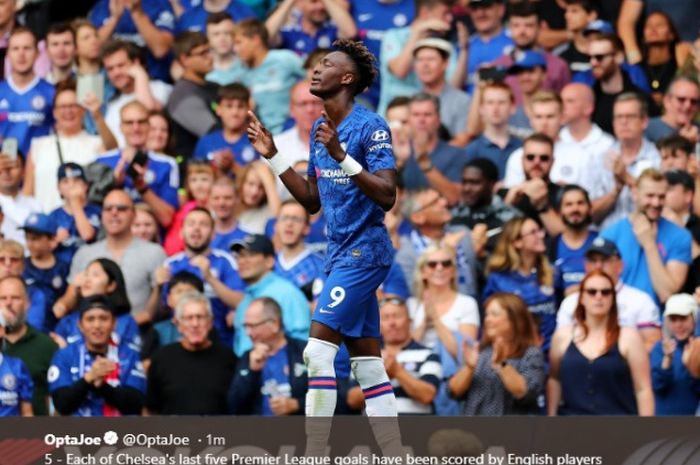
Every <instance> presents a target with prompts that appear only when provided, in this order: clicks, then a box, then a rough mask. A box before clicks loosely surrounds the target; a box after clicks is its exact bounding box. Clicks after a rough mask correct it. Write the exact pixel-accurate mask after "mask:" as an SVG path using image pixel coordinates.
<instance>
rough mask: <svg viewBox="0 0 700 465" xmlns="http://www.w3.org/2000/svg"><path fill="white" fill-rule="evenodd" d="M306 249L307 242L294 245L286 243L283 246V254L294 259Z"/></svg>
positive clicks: (285, 257)
mask: <svg viewBox="0 0 700 465" xmlns="http://www.w3.org/2000/svg"><path fill="white" fill-rule="evenodd" d="M304 250H306V244H304V242H303V241H301V242H299V243H297V244H294V245H284V246H283V247H282V256H283V257H284V259H285V260H293V259H295V258H296V257H298V256H299V255H301V254H302V253H303V252H304Z"/></svg>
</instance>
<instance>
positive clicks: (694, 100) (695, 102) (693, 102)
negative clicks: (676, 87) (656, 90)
mask: <svg viewBox="0 0 700 465" xmlns="http://www.w3.org/2000/svg"><path fill="white" fill-rule="evenodd" d="M673 98H675V99H676V101H677V102H678V103H680V104H681V105H682V104H684V103H685V102H690V104H691V105H693V106H694V107H697V106H698V105H700V98H692V97H680V96H678V95H674V96H673Z"/></svg>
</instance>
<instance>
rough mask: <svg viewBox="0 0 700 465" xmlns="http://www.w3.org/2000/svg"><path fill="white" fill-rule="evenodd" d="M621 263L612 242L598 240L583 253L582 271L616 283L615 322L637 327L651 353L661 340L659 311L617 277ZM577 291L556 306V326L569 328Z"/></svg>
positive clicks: (620, 269) (646, 298)
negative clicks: (601, 276) (604, 276)
mask: <svg viewBox="0 0 700 465" xmlns="http://www.w3.org/2000/svg"><path fill="white" fill-rule="evenodd" d="M623 267H624V263H623V262H622V259H621V258H620V252H619V250H618V249H617V246H616V245H615V243H614V242H612V241H609V240H607V239H604V238H602V237H597V238H596V239H594V240H593V242H592V243H591V245H590V247H589V248H588V250H587V251H586V255H585V262H584V271H585V272H586V273H590V272H591V271H594V270H602V271H604V272H605V273H606V274H607V275H608V276H610V277H611V278H612V280H613V281H614V282H615V293H616V295H617V319H618V321H619V323H620V325H621V326H628V327H631V328H636V329H637V330H638V331H639V334H640V335H641V336H642V340H643V341H644V347H645V348H646V349H647V351H650V350H651V349H652V347H654V344H656V342H657V341H658V340H659V339H661V319H660V316H659V308H658V307H657V306H656V303H654V301H653V300H652V299H651V297H649V295H648V294H647V293H645V292H642V291H640V290H639V289H637V288H635V287H632V286H629V285H627V284H625V283H624V282H622V280H621V278H620V276H621V274H622V269H623ZM578 300H579V292H574V293H573V294H570V295H569V296H567V297H566V298H565V299H564V300H563V301H562V303H561V305H560V306H559V312H558V313H557V327H561V326H568V325H572V324H573V322H574V311H575V310H576V305H577V304H578Z"/></svg>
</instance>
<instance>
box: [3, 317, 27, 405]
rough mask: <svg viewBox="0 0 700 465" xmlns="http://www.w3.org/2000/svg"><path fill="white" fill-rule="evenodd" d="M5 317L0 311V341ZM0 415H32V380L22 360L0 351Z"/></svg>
mask: <svg viewBox="0 0 700 465" xmlns="http://www.w3.org/2000/svg"><path fill="white" fill-rule="evenodd" d="M5 326H6V323H5V317H4V316H3V314H2V312H0V342H2V339H3V338H4V337H5ZM0 379H2V384H0V417H7V416H17V415H21V416H23V417H31V416H33V409H32V395H33V391H34V382H33V381H32V378H31V376H30V375H29V371H28V370H27V367H26V365H25V364H24V362H23V361H22V360H20V359H19V358H16V357H10V356H9V355H4V354H2V353H0Z"/></svg>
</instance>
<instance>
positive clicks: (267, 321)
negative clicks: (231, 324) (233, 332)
mask: <svg viewBox="0 0 700 465" xmlns="http://www.w3.org/2000/svg"><path fill="white" fill-rule="evenodd" d="M270 321H272V319H270V318H267V319H265V320H262V321H258V322H257V323H243V328H244V329H253V328H257V327H259V326H262V325H264V324H265V323H269V322H270Z"/></svg>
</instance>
